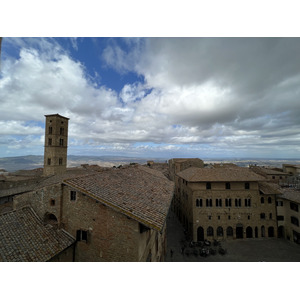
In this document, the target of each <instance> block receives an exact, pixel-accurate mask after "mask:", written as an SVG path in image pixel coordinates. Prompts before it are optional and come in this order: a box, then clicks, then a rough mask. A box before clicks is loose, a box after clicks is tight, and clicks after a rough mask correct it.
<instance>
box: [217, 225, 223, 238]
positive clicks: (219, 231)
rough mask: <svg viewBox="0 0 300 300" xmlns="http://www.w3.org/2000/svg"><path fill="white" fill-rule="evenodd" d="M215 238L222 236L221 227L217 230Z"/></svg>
mask: <svg viewBox="0 0 300 300" xmlns="http://www.w3.org/2000/svg"><path fill="white" fill-rule="evenodd" d="M217 236H219V237H221V236H223V228H222V227H221V226H219V227H218V228H217Z"/></svg>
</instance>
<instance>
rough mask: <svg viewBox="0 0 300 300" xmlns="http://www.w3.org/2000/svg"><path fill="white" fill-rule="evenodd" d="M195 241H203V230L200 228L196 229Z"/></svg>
mask: <svg viewBox="0 0 300 300" xmlns="http://www.w3.org/2000/svg"><path fill="white" fill-rule="evenodd" d="M197 241H198V242H200V241H204V229H203V227H201V226H200V227H198V229H197Z"/></svg>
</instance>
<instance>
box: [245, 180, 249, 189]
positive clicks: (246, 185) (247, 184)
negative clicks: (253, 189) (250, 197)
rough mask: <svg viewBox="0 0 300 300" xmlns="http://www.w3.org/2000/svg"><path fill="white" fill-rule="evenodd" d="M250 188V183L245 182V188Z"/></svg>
mask: <svg viewBox="0 0 300 300" xmlns="http://www.w3.org/2000/svg"><path fill="white" fill-rule="evenodd" d="M249 189H250V183H249V182H245V190H249Z"/></svg>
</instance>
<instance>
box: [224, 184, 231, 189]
mask: <svg viewBox="0 0 300 300" xmlns="http://www.w3.org/2000/svg"><path fill="white" fill-rule="evenodd" d="M225 188H226V190H230V182H226V183H225Z"/></svg>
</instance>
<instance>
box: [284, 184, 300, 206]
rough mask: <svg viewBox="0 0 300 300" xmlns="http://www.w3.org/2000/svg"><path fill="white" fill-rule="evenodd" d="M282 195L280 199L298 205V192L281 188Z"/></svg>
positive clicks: (299, 196)
mask: <svg viewBox="0 0 300 300" xmlns="http://www.w3.org/2000/svg"><path fill="white" fill-rule="evenodd" d="M281 191H282V195H281V196H280V198H284V199H288V200H291V201H295V202H297V203H299V204H300V191H299V190H296V189H293V188H282V189H281Z"/></svg>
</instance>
